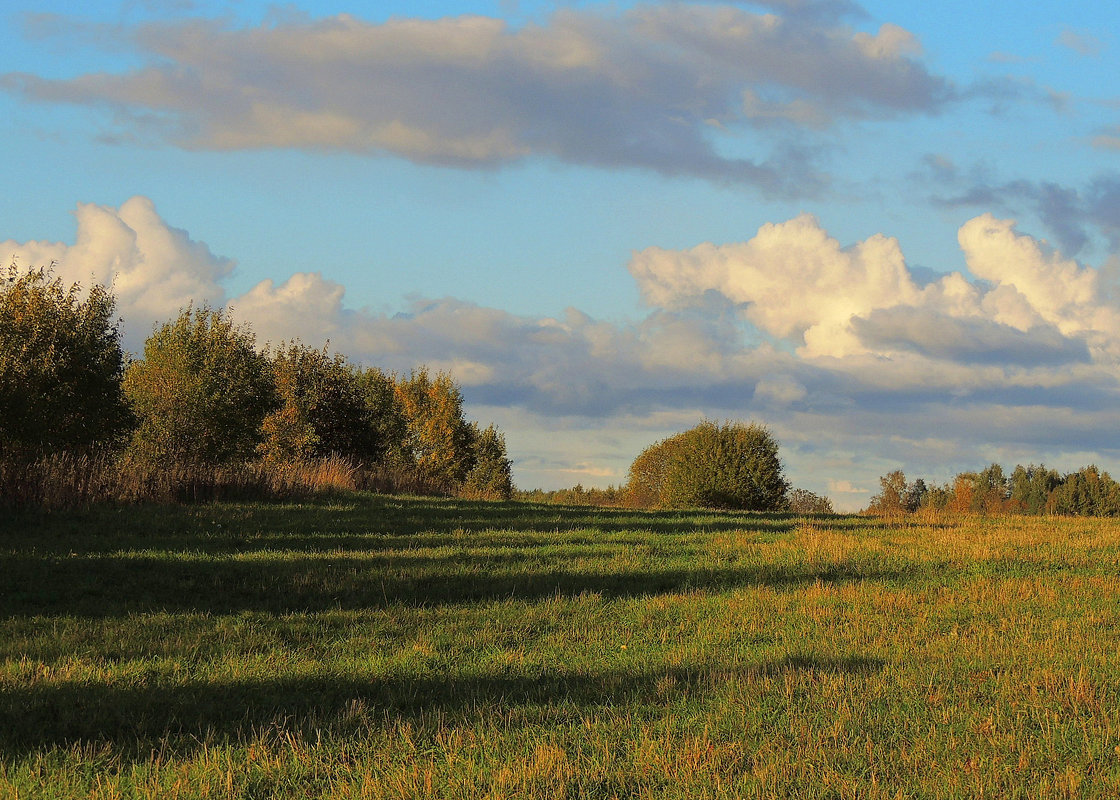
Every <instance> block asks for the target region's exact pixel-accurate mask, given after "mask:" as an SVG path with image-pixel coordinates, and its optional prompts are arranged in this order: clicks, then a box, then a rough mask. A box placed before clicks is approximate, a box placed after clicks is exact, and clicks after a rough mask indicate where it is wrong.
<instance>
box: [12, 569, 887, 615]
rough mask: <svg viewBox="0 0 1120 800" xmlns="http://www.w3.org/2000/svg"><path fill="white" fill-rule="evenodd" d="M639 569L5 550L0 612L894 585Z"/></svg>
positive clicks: (827, 574) (205, 609)
mask: <svg viewBox="0 0 1120 800" xmlns="http://www.w3.org/2000/svg"><path fill="white" fill-rule="evenodd" d="M667 562H668V560H667V559H662V560H661V561H660V563H654V564H649V565H642V566H638V567H634V566H628V565H623V564H616V563H613V562H612V561H611V560H609V559H602V560H599V561H597V562H595V561H592V562H584V563H581V564H580V565H578V566H569V565H566V564H565V561H564V559H563V558H562V557H557V556H555V555H548V556H543V557H530V556H528V555H525V556H521V557H511V556H510V555H502V556H498V557H496V558H494V559H493V560H491V559H490V557H489V556H487V557H485V558H472V556H471V555H470V554H466V555H459V554H454V553H452V554H448V555H447V557H445V558H411V559H409V558H403V559H394V558H385V557H376V556H364V555H346V554H338V555H322V554H317V553H316V554H310V555H303V554H284V557H275V558H268V559H256V558H254V559H244V560H242V559H229V558H225V559H197V558H191V557H178V558H157V557H148V556H142V555H139V556H132V555H121V556H98V557H95V558H57V559H51V558H37V557H31V556H8V557H0V574H4V576H5V587H4V588H3V589H0V618H13V617H20V616H48V617H49V616H62V615H68V616H78V617H111V616H126V615H129V614H144V613H156V612H169V613H209V614H231V613H237V612H242V611H258V612H270V613H274V614H287V613H315V612H323V611H334V610H343V611H345V610H359V609H370V608H386V607H391V606H397V605H409V606H424V607H427V606H441V605H448V604H460V603H473V602H485V601H493V600H510V599H512V600H524V601H535V600H541V599H544V598H548V597H557V596H559V597H575V596H578V595H580V594H583V593H595V594H599V595H601V596H603V597H606V598H619V597H643V596H650V595H656V594H665V593H673V592H689V591H702V590H703V591H729V590H733V589H735V588H738V587H749V586H768V587H774V588H781V587H793V586H800V585H803V584H806V583H813V582H816V581H821V582H825V583H839V582H848V581H861V580H897V579H901V578H903V577H906V576H904V575H903V574H902V573H900V572H898V571H897V570H893V569H886V568H882V567H881V566H879V565H876V564H874V563H868V564H852V563H848V562H839V563H835V564H820V565H810V564H805V563H796V564H786V565H783V564H761V565H746V566H735V565H729V566H717V565H695V566H686V565H681V562H680V560H678V561H677V563H676V564H673V563H667Z"/></svg>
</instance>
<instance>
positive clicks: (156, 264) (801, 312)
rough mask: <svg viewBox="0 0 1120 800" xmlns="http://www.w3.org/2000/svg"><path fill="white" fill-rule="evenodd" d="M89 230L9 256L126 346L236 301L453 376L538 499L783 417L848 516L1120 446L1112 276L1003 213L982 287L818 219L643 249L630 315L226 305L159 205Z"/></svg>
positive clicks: (338, 300)
mask: <svg viewBox="0 0 1120 800" xmlns="http://www.w3.org/2000/svg"><path fill="white" fill-rule="evenodd" d="M75 217H76V221H77V234H76V237H75V242H74V244H64V243H47V242H27V243H18V242H14V241H11V240H9V241H6V242H3V243H2V244H0V247H2V248H3V249H4V251H5V252H7V253H9V254H12V255H15V256H17V257H18V259H19V262H20V263H21V264H24V265H36V264H41V263H46V262H48V261H56V262H57V263H58V271H59V273H60V274H61V275H63V276H64V277H66V278H67V279H69V280H80V281H82V282H84V283H87V284H88V282H89V281H91V280H96V281H99V282H102V283H108V284H111V285H113V286H114V287H115V290H116V294H117V297H118V301H119V311H120V313H121V314H122V316H123V317H124V319H125V323H126V329H127V331H128V342H129V344H130V345H131V346H132V348H133V349H139V347H138V344H139V342H140V341H142V339H143V338H144V336H146V334H147V332H148V330H149V329H150V325H151V323H152V322H153V321H156V320H165V319H169V318H171V317H173V316H174V315H175V314H176V313H177V311H178V309H179V308H180V307H181V306H182V305H185V304H186V303H187V302H189V301H190V300H195V301H196V302H200V301H207V302H211V303H214V304H229V305H230V306H231V307H232V308H233V310H234V311H233V313H234V315H235V316H236V317H237V318H239V319H241V320H244V321H248V322H250V323H251V324H252V325H253V327H254V329H255V330H256V332H257V334H258V338H259V339H260V340H261V341H265V340H272V341H278V340H281V339H287V338H290V337H293V336H298V337H301V338H303V339H304V340H305V341H307V342H309V343H311V344H319V343H321V342H323V341H324V340H326V339H330V341H331V343H332V347H334V348H335V349H336V350H338V351H340V352H343V353H346V354H347V355H348V356H350V357H351V358H352V359H354V360H356V361H359V362H363V363H367V364H372V365H378V366H381V367H383V368H387V369H392V370H401V371H404V370H408V369H411V368H412V367H414V366H416V365H419V364H421V363H426V364H428V365H429V366H430V367H432V368H433V369H441V370H447V371H449V372H451V373H452V374H453V375H454V376H455V377H456V379H457V380H459V381H460V382H461V383H462V384H463V386H464V388H465V392H466V395H467V399H468V401H469V402H470V404H471V405H472V407H473V408H475V409H481V410H484V413H485V414H487V415H488V417H489V418H493V419H495V420H496V421H497V422H499V424H503V425H504V426H505V427H506V428H507V432H508V433H509V434H510V442H511V451H512V452H513V454H514V456H515V458H516V459H517V465H518V467H517V468H518V469H519V470H520V474H519V476H518V479H519V480H520V481H521V483H522V485H526V486H531V485H549V484H550V483H551V484H553V485H561V484H563V485H570V484H571V483H574V482H575V480H583V482H584V483H585V484H587V483H606V482H612V481H613V482H616V483H617V482H620V481H621V480H622V479H623V478H624V476H625V469H626V466H627V465H628V463H629V461H630V460H631V459H632V458H633V457H634V455H636V453H637V452H638V451H639V450H640V449H641V448H642V447H644V446H645V444H648V443H649V442H651V441H653V440H655V439H657V438H660V437H661V436H664V435H666V434H668V433H670V432H672V431H673V430H679V429H681V428H683V427H688V426H690V425H691V424H693V423H694V422H695V421H696V419H697V418H698V417H699V416H700V415H709V416H713V417H717V418H718V417H738V418H752V419H758V420H760V421H763V422H765V423H767V424H770V425H771V426H773V427H774V429H775V431H776V433H777V434H778V436H779V439H780V440H781V441H782V443H783V452H784V453H785V456H786V459H787V461H788V462H789V466H790V470H791V473H793V475H794V477H795V479H796V480H797V481H799V482H800V483H801V484H802V485H808V486H809V487H810V488H813V489H814V490H817V491H826V490H827V489H828V487H829V486H830V485H831V486H832V487H833V490H834V491H835V492H839V493H846V494H847V495H848V496H849V498H850V499H849V500H847V501H845V502H848V503H849V504H858V501H861V500H865V499H866V497H865V496H864V495H865V494H866V492H865V491H864V490H865V489H866V487H868V486H871V487H874V486H875V485H877V482H876V480H875V479H876V478H877V477H878V475H880V474H883V473H885V472H886V471H889V469H894V468H896V467H898V466H907V467H908V468H910V469H912V470H914V471H915V472H921V473H923V474H926V475H932V476H933V477H937V476H938V475H939V474H941V473H946V474H945V475H944V476H945V477H948V474H949V473H951V472H953V471H956V470H957V469H963V468H971V467H976V466H982V465H983V464H984V463H986V462H988V461H991V460H1004V461H1008V462H1013V461H1015V460H1022V461H1024V462H1025V461H1038V460H1041V459H1049V460H1050V462H1051V463H1055V459H1057V463H1056V465H1057V466H1059V467H1060V466H1061V465H1062V461H1061V459H1062V458H1064V457H1067V456H1068V457H1069V458H1071V459H1072V458H1075V457H1076V458H1078V459H1080V461H1079V462H1077V463H1071V464H1069V466H1070V467H1073V466H1080V465H1081V464H1083V463H1088V461H1090V460H1096V461H1099V462H1101V463H1102V464H1107V463H1108V461H1109V459H1111V458H1115V456H1116V455H1117V454H1118V453H1120V424H1117V423H1120V411H1117V409H1120V403H1118V402H1117V401H1118V399H1120V396H1118V395H1120V391H1118V385H1117V374H1118V366H1120V345H1118V342H1120V303H1118V302H1117V300H1116V296H1115V293H1114V292H1113V289H1112V287H1111V285H1110V283H1109V281H1108V279H1107V275H1106V273H1105V272H1103V271H1101V270H1099V269H1095V268H1093V267H1090V266H1086V265H1083V264H1080V263H1078V262H1076V261H1073V260H1071V259H1068V258H1065V257H1064V256H1062V255H1061V254H1060V253H1058V252H1056V251H1054V250H1052V249H1050V248H1049V247H1047V246H1046V245H1045V244H1044V243H1042V242H1040V241H1038V240H1036V239H1034V238H1032V237H1031V236H1028V235H1026V234H1023V233H1020V232H1019V231H1018V230H1017V229H1016V227H1015V223H1014V222H1012V221H1010V220H1004V219H998V218H996V217H994V216H992V215H990V214H985V215H981V216H979V217H976V218H974V219H972V220H970V221H969V222H967V223H966V224H964V225H963V226H962V227H961V229H960V232H959V236H958V240H959V244H960V247H961V249H962V251H963V252H964V255H965V259H966V262H967V264H968V268H969V272H970V274H969V275H967V276H966V275H964V274H961V273H950V274H946V275H942V276H940V277H939V278H937V279H936V280H933V281H925V282H923V281H919V280H917V279H916V278H915V275H914V273H913V272H912V271H911V270H910V268H909V266H908V265H907V263H906V261H905V258H904V256H903V253H902V250H901V247H900V245H899V243H898V241H896V240H895V239H892V238H890V237H887V236H883V235H876V236H873V237H870V238H869V239H867V240H865V241H862V242H858V243H855V244H853V245H851V246H847V247H844V246H842V245H841V244H840V243H839V242H838V241H837V240H835V239H834V238H832V237H830V236H829V235H828V233H827V232H826V231H825V230H823V229H822V228H821V226H820V224H819V223H818V222H817V220H816V219H814V218H813V217H811V216H808V215H802V216H799V217H796V218H794V219H791V220H788V221H786V222H781V223H774V224H767V225H764V226H763V227H762V228H761V229H759V231H758V232H757V233H756V235H754V236H753V237H751V238H750V239H748V240H746V241H744V242H739V243H732V244H725V245H719V246H717V245H712V244H703V245H699V246H697V247H694V248H691V249H688V250H676V251H673V250H662V249H655V248H651V249H647V250H644V251H641V252H638V253H635V254H634V256H633V258H632V262H631V264H630V271H631V274H632V275H633V277H634V279H635V280H636V281H637V282H638V284H639V286H640V288H641V290H642V292H643V295H644V297H645V298H646V300H647V302H648V303H649V305H650V307H651V308H650V311H649V313H648V315H647V316H646V317H645V318H643V319H637V320H632V321H629V322H625V323H608V322H603V321H600V320H595V319H593V318H591V317H588V316H587V315H585V314H583V313H581V312H579V311H578V310H576V309H568V310H566V311H565V312H564V313H562V314H559V315H557V316H555V317H527V316H517V315H513V314H510V313H508V312H505V311H503V310H501V309H496V308H487V307H483V306H479V305H475V304H471V303H465V302H462V301H459V300H456V299H454V298H436V299H419V300H415V301H414V302H413V303H412V304H411V305H410V306H409V307H408V308H406V309H404V310H402V311H400V312H399V313H395V314H379V313H374V312H371V311H368V310H358V309H353V308H350V307H348V306H347V305H346V303H345V287H343V286H342V285H340V284H338V283H336V282H334V281H332V280H331V279H330V278H329V277H327V276H324V275H323V274H321V273H297V274H294V275H291V276H289V277H288V278H286V279H284V280H282V281H279V282H277V281H274V280H266V281H262V282H261V283H259V284H257V285H256V286H254V287H252V288H251V289H250V290H249V291H247V292H245V293H244V294H241V295H240V296H236V297H231V296H229V295H228V294H227V292H226V291H225V289H224V288H223V281H224V280H225V279H226V278H228V277H229V275H230V274H231V271H232V269H233V262H232V261H230V260H229V259H227V258H222V257H219V256H215V255H214V254H213V253H211V251H210V250H209V248H208V247H207V246H206V245H205V244H203V243H201V242H198V241H195V240H193V239H192V238H191V237H190V236H189V235H188V234H187V233H186V232H185V231H182V230H178V229H176V228H174V227H172V226H170V225H169V224H168V223H166V222H165V221H164V220H163V219H162V218H161V217H160V216H159V214H158V213H157V212H156V210H155V208H154V207H153V205H152V203H151V201H150V200H148V199H147V198H143V197H136V198H133V199H131V200H129V201H128V202H126V203H124V204H123V205H122V206H121V207H120V208H117V209H114V208H111V207H105V206H97V205H90V204H83V205H79V206H78V208H77V211H76V212H75ZM519 437H520V439H519ZM1071 454H1076V456H1074V455H1071ZM1086 454H1089V455H1088V457H1087V456H1086ZM939 471H940V472H939ZM573 475H575V476H577V477H576V479H575V480H573V477H572V476H573ZM579 476H583V477H582V478H580V477H579ZM860 487H862V488H860ZM860 492H863V494H860ZM840 499H841V500H843V498H840Z"/></svg>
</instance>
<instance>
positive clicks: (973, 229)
mask: <svg viewBox="0 0 1120 800" xmlns="http://www.w3.org/2000/svg"><path fill="white" fill-rule="evenodd" d="M959 240H960V245H961V248H962V250H963V251H964V254H965V258H966V260H967V263H968V266H969V270H970V272H971V273H972V274H973V275H974V276H976V277H977V278H980V279H982V281H984V282H985V283H971V282H969V281H968V280H967V279H966V278H965V277H964V276H963V275H961V274H960V273H951V274H949V275H945V276H943V277H942V278H940V279H939V280H936V281H934V282H932V283H927V284H925V285H919V283H918V282H917V281H916V280H915V278H914V276H913V274H912V273H911V272H910V269H909V267H908V266H907V264H906V261H905V259H904V257H903V255H902V251H901V248H900V247H899V243H898V242H897V241H896V240H895V239H892V238H888V237H886V236H882V235H875V236H872V237H870V238H869V239H867V240H865V241H863V242H859V243H857V244H855V245H853V246H851V247H842V246H841V244H840V243H839V242H838V241H837V240H836V239H833V238H831V237H829V236H828V234H827V233H826V232H825V231H824V230H823V229H822V228H821V227H820V224H819V223H818V222H817V220H816V219H815V218H813V217H812V216H810V215H807V214H803V215H801V216H799V217H797V218H795V219H792V220H789V221H788V222H784V223H779V224H767V225H764V226H762V228H760V229H759V231H758V234H757V235H756V236H755V237H754V238H752V239H751V240H749V241H747V242H742V243H735V244H727V245H722V246H716V245H712V244H703V245H699V246H697V247H694V248H692V249H690V250H684V251H669V250H662V249H658V248H650V249H647V250H644V251H641V252H640V253H637V254H635V256H634V258H633V259H632V261H631V264H630V271H631V274H633V276H634V278H635V280H637V282H638V284H639V286H640V287H641V289H642V292H643V296H644V297H645V298H646V300H647V301H648V302H649V303H650V304H651V305H654V306H658V307H662V308H670V309H681V308H688V307H690V306H696V305H700V304H702V303H704V302H706V298H707V297H708V296H709V293H711V292H715V293H718V294H719V295H722V296H723V297H724V298H726V299H727V300H728V301H730V302H731V303H733V304H735V305H736V307H738V308H739V309H740V312H741V314H742V316H743V317H744V318H745V319H746V320H748V321H750V323H752V324H753V325H755V326H756V327H757V328H758V329H760V330H762V331H764V332H766V333H768V334H770V335H772V336H774V337H776V338H778V339H784V340H787V341H789V342H792V343H794V344H796V345H798V350H797V352H798V354H799V355H801V356H802V357H803V358H806V359H820V358H836V359H844V358H849V357H852V356H860V355H868V354H870V355H878V356H899V355H900V354H902V353H905V352H918V353H921V354H923V355H925V356H928V357H931V358H942V359H949V360H952V361H958V362H969V361H973V360H981V361H989V362H991V361H999V362H1003V363H1020V362H1025V363H1036V364H1041V363H1044V362H1047V361H1053V360H1054V359H1055V358H1056V359H1058V360H1063V359H1064V360H1067V361H1076V360H1077V359H1078V358H1079V357H1080V354H1081V353H1082V351H1083V350H1084V346H1083V344H1082V343H1083V341H1087V342H1088V344H1089V346H1090V347H1091V348H1092V350H1093V353H1094V355H1095V356H1096V357H1098V358H1105V357H1107V358H1109V359H1116V357H1117V356H1120V349H1117V348H1118V346H1117V344H1116V342H1117V334H1118V333H1120V310H1118V309H1117V308H1116V307H1115V306H1114V305H1112V304H1110V303H1109V302H1108V301H1107V299H1106V297H1105V296H1104V294H1103V293H1102V291H1101V287H1100V285H1099V284H1100V273H1099V271H1098V270H1095V269H1092V268H1089V267H1082V266H1080V265H1078V264H1077V263H1076V262H1074V261H1072V260H1069V259H1064V258H1062V257H1061V256H1060V255H1059V254H1056V253H1053V252H1051V251H1049V250H1048V249H1047V248H1046V247H1045V246H1044V244H1042V243H1040V242H1038V241H1036V240H1035V239H1033V238H1031V237H1029V236H1025V235H1020V234H1018V233H1016V231H1015V224H1014V222H1012V221H1009V220H998V219H996V218H994V217H992V216H991V215H990V214H985V215H983V216H981V217H977V218H975V219H973V220H970V221H969V222H967V223H966V224H965V225H964V226H963V227H962V228H961V229H960V235H959ZM1032 353H1033V354H1034V355H1032Z"/></svg>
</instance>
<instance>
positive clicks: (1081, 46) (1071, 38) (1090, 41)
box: [1056, 28, 1104, 56]
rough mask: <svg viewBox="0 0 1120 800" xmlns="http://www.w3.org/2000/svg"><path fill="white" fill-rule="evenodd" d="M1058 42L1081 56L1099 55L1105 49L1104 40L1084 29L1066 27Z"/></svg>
mask: <svg viewBox="0 0 1120 800" xmlns="http://www.w3.org/2000/svg"><path fill="white" fill-rule="evenodd" d="M1056 43H1057V44H1059V45H1061V46H1062V47H1065V48H1067V49H1069V50H1072V51H1074V52H1075V53H1077V54H1078V55H1081V56H1098V55H1100V54H1101V52H1102V51H1103V50H1104V42H1102V41H1101V40H1100V39H1099V38H1098V37H1096V36H1094V35H1093V34H1091V33H1089V32H1088V31H1084V30H1074V29H1073V28H1065V29H1064V30H1062V32H1061V33H1060V34H1058V38H1057V40H1056Z"/></svg>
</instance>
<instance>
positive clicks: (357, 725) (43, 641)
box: [0, 493, 1120, 800]
mask: <svg viewBox="0 0 1120 800" xmlns="http://www.w3.org/2000/svg"><path fill="white" fill-rule="evenodd" d="M1117 796H1120V524H1118V523H1117V522H1113V521H1108V520H1102V519H1082V518H1066V519H1057V518H1045V517H1042V518H1039V517H1010V516H1009V517H1000V518H992V517H975V516H972V517H970V516H959V517H956V516H948V515H945V516H927V517H919V516H912V517H901V518H897V519H878V518H871V517H861V516H845V515H838V516H822V517H797V516H791V515H780V514H775V515H761V514H731V513H708V512H657V511H631V510H624V509H601V508H589V507H574V506H556V505H544V504H531V503H486V502H469V501H464V500H445V499H430V498H425V499H420V498H400V497H387V496H382V495H376V494H372V493H345V494H335V495H333V496H324V497H320V498H318V499H314V500H309V501H305V502H302V503H299V504H295V503H291V504H282V503H213V504H202V505H193V506H175V505H165V506H160V505H151V506H132V507H128V506H126V507H110V506H104V507H95V508H91V509H86V510H81V511H66V512H63V511H55V512H50V513H42V512H35V513H32V512H16V513H5V515H4V516H3V517H0V797H14V798H40V797H44V798H46V797H54V798H75V797H94V798H119V797H143V798H187V797H206V798H319V797H330V798H420V797H425V798H429V797H439V798H471V800H479V799H480V798H514V797H516V798H542V799H543V798H639V797H640V798H647V797H648V798H740V797H741V798H751V797H759V798H763V797H766V798H769V797H788V798H920V797H931V798H932V797H937V798H975V797H992V798H997V797H998V798H1020V797H1021V798H1053V797H1070V798H1115V797H1117Z"/></svg>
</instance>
